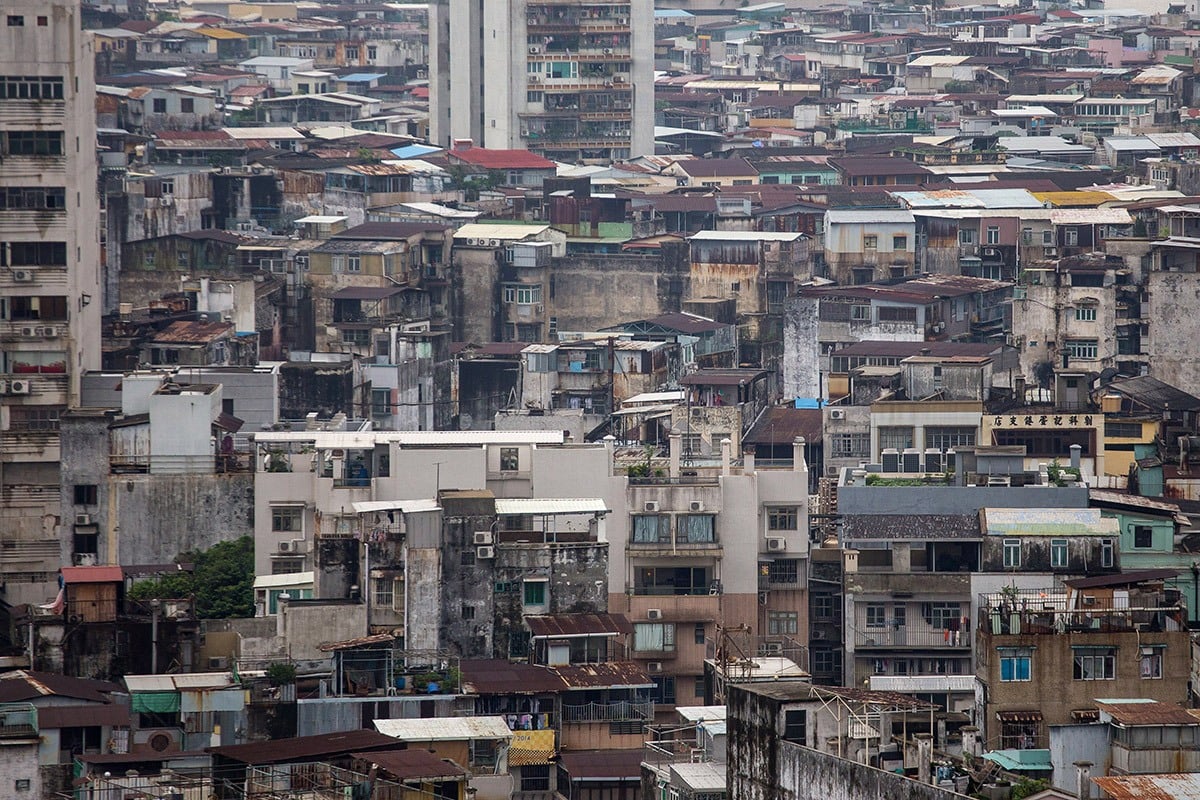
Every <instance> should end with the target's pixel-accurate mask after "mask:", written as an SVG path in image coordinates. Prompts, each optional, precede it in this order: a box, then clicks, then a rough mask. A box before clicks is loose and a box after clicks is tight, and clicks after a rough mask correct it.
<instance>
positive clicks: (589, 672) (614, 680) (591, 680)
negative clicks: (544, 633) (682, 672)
mask: <svg viewBox="0 0 1200 800" xmlns="http://www.w3.org/2000/svg"><path fill="white" fill-rule="evenodd" d="M555 671H556V672H557V673H558V674H559V675H560V676H561V677H562V679H563V681H565V682H566V684H567V688H568V689H604V688H608V689H647V688H649V687H651V686H653V685H654V681H653V680H651V679H650V676H649V675H648V674H647V673H646V668H645V667H644V666H642V665H641V664H639V663H637V662H636V661H605V662H604V663H602V664H572V665H570V666H565V667H556V668H555ZM805 674H807V673H805Z"/></svg>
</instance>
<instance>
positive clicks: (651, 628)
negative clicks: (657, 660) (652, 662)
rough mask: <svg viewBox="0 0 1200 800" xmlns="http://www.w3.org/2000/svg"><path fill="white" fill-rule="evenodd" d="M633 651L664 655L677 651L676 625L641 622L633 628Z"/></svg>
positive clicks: (671, 623)
mask: <svg viewBox="0 0 1200 800" xmlns="http://www.w3.org/2000/svg"><path fill="white" fill-rule="evenodd" d="M633 649H634V650H636V651H638V652H641V653H662V652H668V651H671V650H674V649H675V623H673V622H639V623H638V624H636V625H634V626H633Z"/></svg>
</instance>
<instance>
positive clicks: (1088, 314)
mask: <svg viewBox="0 0 1200 800" xmlns="http://www.w3.org/2000/svg"><path fill="white" fill-rule="evenodd" d="M1075 320H1076V321H1077V322H1095V321H1096V307H1095V306H1075Z"/></svg>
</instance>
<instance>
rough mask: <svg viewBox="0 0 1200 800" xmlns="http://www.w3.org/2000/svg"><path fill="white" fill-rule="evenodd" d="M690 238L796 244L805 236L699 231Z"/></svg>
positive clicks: (713, 240) (798, 234) (774, 232)
mask: <svg viewBox="0 0 1200 800" xmlns="http://www.w3.org/2000/svg"><path fill="white" fill-rule="evenodd" d="M689 238H690V240H691V241H693V242H795V241H797V240H799V239H803V238H804V234H803V233H784V232H780V231H698V232H697V233H694V234H692V235H691V236H690V237H689Z"/></svg>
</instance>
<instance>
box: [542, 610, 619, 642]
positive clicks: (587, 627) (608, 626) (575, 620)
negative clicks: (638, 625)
mask: <svg viewBox="0 0 1200 800" xmlns="http://www.w3.org/2000/svg"><path fill="white" fill-rule="evenodd" d="M525 624H526V625H528V626H529V632H530V633H531V634H532V635H533V638H535V639H537V638H539V637H550V638H553V637H559V636H562V637H567V636H616V635H618V634H622V633H633V626H632V625H630V624H629V620H627V619H625V617H623V616H622V615H620V614H546V615H539V616H527V617H525Z"/></svg>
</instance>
